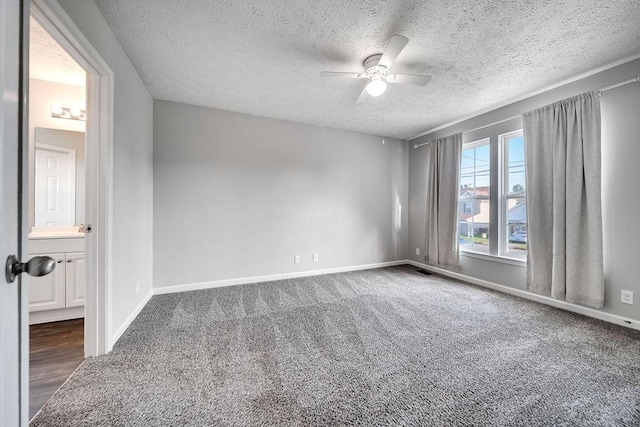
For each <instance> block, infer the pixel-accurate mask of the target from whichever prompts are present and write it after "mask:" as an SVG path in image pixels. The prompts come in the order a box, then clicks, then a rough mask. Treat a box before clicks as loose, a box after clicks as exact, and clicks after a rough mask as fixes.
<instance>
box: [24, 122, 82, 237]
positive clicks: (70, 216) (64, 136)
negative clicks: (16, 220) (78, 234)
mask: <svg viewBox="0 0 640 427" xmlns="http://www.w3.org/2000/svg"><path fill="white" fill-rule="evenodd" d="M34 142H35V143H34V144H33V146H31V147H30V162H29V169H30V177H31V180H30V181H31V185H30V193H31V197H30V200H29V202H30V203H29V214H30V219H31V227H32V228H31V230H32V232H35V231H38V232H50V231H51V232H54V231H57V230H61V229H63V228H65V229H68V228H69V227H77V226H78V225H79V224H82V223H83V222H84V207H85V163H86V160H85V158H86V156H85V134H84V132H75V131H68V130H60V129H48V128H35V135H34Z"/></svg>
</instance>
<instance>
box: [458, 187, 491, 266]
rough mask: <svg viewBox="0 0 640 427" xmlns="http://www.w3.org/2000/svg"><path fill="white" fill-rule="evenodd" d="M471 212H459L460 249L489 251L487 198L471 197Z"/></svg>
mask: <svg viewBox="0 0 640 427" xmlns="http://www.w3.org/2000/svg"><path fill="white" fill-rule="evenodd" d="M471 203H472V212H470V213H465V212H460V213H459V218H460V219H459V224H458V230H459V233H460V249H461V250H466V251H474V252H482V253H486V254H488V253H489V206H490V205H489V200H482V199H473V200H472V202H471Z"/></svg>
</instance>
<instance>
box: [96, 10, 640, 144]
mask: <svg viewBox="0 0 640 427" xmlns="http://www.w3.org/2000/svg"><path fill="white" fill-rule="evenodd" d="M96 3H97V4H98V7H99V8H100V10H101V11H102V13H103V15H104V16H105V18H106V20H107V22H108V23H109V25H110V26H111V28H112V29H113V32H114V33H115V35H116V37H117V38H118V40H119V41H120V43H121V44H122V46H123V47H124V50H125V51H126V53H127V54H128V55H129V57H130V58H131V61H132V62H133V64H134V66H135V67H136V68H137V70H138V72H139V73H140V76H141V77H142V79H143V81H144V82H145V84H146V85H147V87H148V88H149V90H150V92H151V94H152V95H153V97H154V98H157V99H164V100H171V101H178V102H184V103H188V104H195V105H202V106H208V107H213V108H219V109H223V110H230V111H237V112H241V113H248V114H253V115H258V116H266V117H274V118H279V119H285V120H292V121H297V122H303V123H311V124H316V125H321V126H329V127H334V128H342V129H349V130H355V131H360V132H365V133H373V134H381V133H384V134H385V135H387V136H393V137H397V138H403V139H407V138H411V137H413V136H416V135H418V134H420V133H422V132H424V131H425V130H428V129H430V128H433V127H435V126H438V125H441V124H444V123H447V122H450V121H453V120H456V119H459V118H461V117H464V116H468V115H471V114H473V113H476V112H479V111H482V110H486V109H487V108H490V107H492V106H496V105H499V104H504V103H505V102H507V101H509V100H514V99H516V98H519V97H521V96H522V95H524V94H527V93H530V92H533V91H536V90H539V89H541V88H544V87H546V86H549V85H552V84H555V83H558V82H560V81H563V80H565V79H568V78H571V77H573V76H575V75H578V74H581V73H584V72H588V71H590V70H593V69H595V68H598V67H601V66H604V65H607V64H611V63H613V62H615V61H619V60H621V59H625V58H630V57H632V56H634V55H638V54H640V1H638V0H615V1H612V0H581V1H576V0H536V1H531V0H513V1H499V0H453V1H452V0H434V1H424V0H387V1H381V0H351V1H344V0H315V1H311V0H307V1H292V0H268V1H255V0H254V1H250V0H215V1H211V0H180V1H176V0H173V1H171V0H130V1H115V0H96ZM393 34H400V35H404V36H406V37H408V38H409V44H408V45H407V47H406V48H405V50H404V51H403V52H402V53H401V54H400V56H399V57H398V59H397V61H396V63H395V64H394V66H393V67H392V71H395V72H398V73H425V74H429V75H432V76H433V80H432V81H431V83H430V84H429V85H428V86H426V87H423V88H422V87H407V86H397V85H394V86H390V87H389V89H388V90H387V92H386V94H385V99H384V116H385V120H384V131H383V128H382V127H383V126H382V102H381V100H380V99H377V100H375V101H374V102H369V103H366V104H358V105H356V103H355V101H356V99H357V98H358V96H359V94H360V92H361V90H362V88H363V86H364V85H365V81H362V80H355V79H354V80H344V81H343V80H334V79H326V78H321V77H320V72H321V71H323V70H330V71H355V72H358V71H360V70H362V61H363V60H364V59H365V58H366V57H367V56H369V55H372V54H375V53H381V52H382V51H383V50H384V48H385V46H386V44H387V42H388V41H389V39H390V38H391V36H392V35H393Z"/></svg>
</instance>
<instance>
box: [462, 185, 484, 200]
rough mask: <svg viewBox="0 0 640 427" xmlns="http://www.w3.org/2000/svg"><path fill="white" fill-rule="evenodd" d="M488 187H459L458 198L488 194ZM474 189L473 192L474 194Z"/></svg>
mask: <svg viewBox="0 0 640 427" xmlns="http://www.w3.org/2000/svg"><path fill="white" fill-rule="evenodd" d="M489 189H490V187H475V189H474V188H473V187H467V188H464V187H460V198H463V197H473V196H488V195H489ZM474 190H475V194H474Z"/></svg>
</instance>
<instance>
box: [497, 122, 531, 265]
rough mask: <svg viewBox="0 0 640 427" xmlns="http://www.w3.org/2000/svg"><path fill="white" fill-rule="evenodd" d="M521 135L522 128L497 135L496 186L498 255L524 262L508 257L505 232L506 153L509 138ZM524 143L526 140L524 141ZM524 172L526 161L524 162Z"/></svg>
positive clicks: (506, 225) (506, 200)
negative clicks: (497, 167) (497, 166)
mask: <svg viewBox="0 0 640 427" xmlns="http://www.w3.org/2000/svg"><path fill="white" fill-rule="evenodd" d="M519 136H522V137H523V138H524V131H523V129H518V130H514V131H511V132H507V133H503V134H500V135H498V146H499V150H498V164H499V166H500V167H499V169H498V188H499V190H500V192H499V193H498V203H499V207H500V208H499V210H498V234H497V236H498V256H499V257H501V258H507V259H514V260H518V261H522V262H526V260H523V259H520V258H515V257H510V256H509V255H508V250H509V233H508V232H507V227H508V224H507V219H508V206H509V203H508V201H509V199H510V198H512V197H509V188H508V186H509V179H508V174H509V153H508V147H507V146H508V142H509V140H510V139H512V138H514V137H519ZM525 144H526V141H525ZM525 173H526V163H525ZM526 195H527V191H526V187H525V192H524V197H525V198H526Z"/></svg>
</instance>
